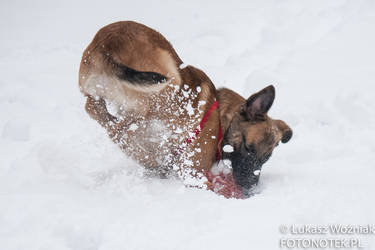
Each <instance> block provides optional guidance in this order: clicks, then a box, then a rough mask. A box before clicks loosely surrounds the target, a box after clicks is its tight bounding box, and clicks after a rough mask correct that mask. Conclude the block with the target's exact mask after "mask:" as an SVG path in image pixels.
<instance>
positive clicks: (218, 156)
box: [185, 101, 223, 161]
mask: <svg viewBox="0 0 375 250" xmlns="http://www.w3.org/2000/svg"><path fill="white" fill-rule="evenodd" d="M218 108H219V102H218V101H214V103H212V104H211V106H210V108H209V109H208V111H207V112H206V114H204V116H203V118H202V121H201V122H200V123H199V127H198V128H196V129H195V130H194V134H195V137H189V138H187V139H186V140H185V143H186V144H190V143H192V141H193V140H194V139H196V137H197V136H198V135H199V133H200V132H201V131H202V130H203V128H204V125H205V124H206V122H207V120H208V118H209V117H210V115H211V113H212V112H213V111H215V110H216V109H218ZM221 139H223V131H222V129H221V124H220V118H219V132H218V134H217V141H218V142H217V144H218V146H217V149H216V160H217V161H220V159H221V152H220V148H219V145H220V142H221Z"/></svg>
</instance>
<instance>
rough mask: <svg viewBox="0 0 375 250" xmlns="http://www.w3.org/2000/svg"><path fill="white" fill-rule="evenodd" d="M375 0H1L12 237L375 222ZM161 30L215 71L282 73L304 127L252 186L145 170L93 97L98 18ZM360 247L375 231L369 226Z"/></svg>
mask: <svg viewBox="0 0 375 250" xmlns="http://www.w3.org/2000/svg"><path fill="white" fill-rule="evenodd" d="M374 11H375V2H374V1H361V0H358V1H344V0H332V1H277V0H270V1H231V2H230V3H229V2H228V1H213V0H210V1H204V2H203V1H199V2H198V1H197V0H190V1H184V2H183V1H163V2H159V1H143V0H140V1H135V2H134V1H105V2H104V1H86V2H84V1H80V2H77V1H71V0H69V1H60V2H58V1H55V2H54V1H45V0H37V1H9V0H5V1H2V2H1V3H0V16H1V20H2V22H1V24H0V31H1V34H2V35H1V39H0V72H1V77H0V114H1V115H2V119H0V153H1V157H0V249H6V250H12V249H49V250H55V249H56V250H57V249H58V250H63V249H64V250H66V249H100V250H113V249H217V250H219V249H267V250H268V249H277V248H278V246H279V239H280V238H282V237H285V235H282V234H280V232H279V226H280V225H281V224H282V225H291V224H314V225H327V224H337V223H341V224H375V213H374V206H375V201H374V199H375V198H374V197H375V196H374V195H373V194H372V192H373V191H374V190H375V181H374V179H375V168H374V158H375V157H374V155H375V136H374V131H375V115H374V110H375V103H374V100H375V87H374V78H375V61H374V58H375V48H374V44H375V33H374V31H373V29H374V25H375V15H374ZM118 20H136V21H139V22H141V23H144V24H146V25H148V26H150V27H153V28H155V29H157V30H158V31H160V32H161V33H162V34H163V35H164V36H165V37H167V39H169V40H170V41H171V42H172V44H173V45H174V47H175V48H176V50H177V52H178V54H179V55H180V57H181V58H182V59H183V61H184V62H185V63H186V64H189V65H194V66H196V67H198V68H201V69H202V70H204V72H205V73H206V74H207V75H208V76H209V77H210V78H211V80H212V81H213V82H214V83H215V85H216V86H218V87H220V86H225V87H228V88H231V89H233V90H235V91H237V92H239V93H240V94H242V95H244V96H249V95H250V94H251V93H254V92H256V91H258V90H260V89H262V88H263V87H265V86H267V85H269V84H273V85H274V86H275V87H276V100H275V102H274V105H273V107H272V108H271V110H270V113H269V114H270V116H271V117H273V118H277V119H282V120H284V121H286V122H287V123H288V124H289V125H290V126H291V127H292V129H293V131H294V135H293V138H292V139H291V141H290V142H288V143H287V144H285V145H284V144H281V145H280V146H279V147H278V148H276V149H275V150H274V153H273V156H272V157H271V159H270V160H269V161H268V162H267V163H266V164H265V166H264V168H263V171H262V173H261V176H260V183H259V186H258V188H257V192H256V193H255V195H254V196H252V197H251V198H249V199H246V200H235V199H225V198H223V197H219V196H217V195H215V194H214V193H212V192H209V191H205V190H200V189H193V188H186V187H184V185H183V184H182V183H181V182H179V181H177V180H172V179H159V178H155V177H151V176H148V175H147V174H146V173H144V171H143V170H142V168H141V167H140V166H138V165H137V164H136V163H134V162H132V161H131V160H129V159H128V158H126V156H124V155H123V153H122V152H121V150H120V149H118V148H117V147H116V146H115V145H113V143H112V142H111V141H110V139H109V138H108V137H107V135H106V132H105V131H104V129H102V128H101V127H100V126H99V125H98V124H97V123H96V122H94V121H93V120H91V119H90V118H89V116H88V115H87V114H86V113H85V111H84V98H83V96H82V95H81V93H80V92H79V90H78V79H77V78H78V68H79V63H80V59H81V55H82V52H83V50H84V48H85V47H86V46H87V45H88V43H89V42H90V41H91V39H92V38H93V36H94V34H95V32H96V31H97V30H98V29H99V28H101V27H102V26H104V25H106V24H109V23H111V22H114V21H118ZM361 239H362V245H364V249H374V248H375V236H374V235H368V236H361Z"/></svg>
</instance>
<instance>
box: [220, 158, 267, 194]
mask: <svg viewBox="0 0 375 250" xmlns="http://www.w3.org/2000/svg"><path fill="white" fill-rule="evenodd" d="M226 157H227V159H229V160H230V161H231V163H232V169H233V177H234V180H235V182H236V184H237V185H238V186H239V188H241V190H242V193H243V195H244V197H249V196H251V191H252V189H253V188H254V187H255V186H256V185H257V184H258V181H259V176H260V172H261V170H262V165H263V164H264V162H266V161H267V160H268V158H269V157H270V155H268V156H265V157H262V158H261V159H258V158H257V157H256V155H255V154H251V153H241V152H237V151H234V152H232V153H230V154H226Z"/></svg>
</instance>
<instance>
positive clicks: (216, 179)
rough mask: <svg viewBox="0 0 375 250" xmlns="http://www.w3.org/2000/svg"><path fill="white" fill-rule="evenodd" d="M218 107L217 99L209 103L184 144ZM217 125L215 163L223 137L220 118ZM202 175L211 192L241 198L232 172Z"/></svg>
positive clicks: (199, 130) (189, 140) (196, 134)
mask: <svg viewBox="0 0 375 250" xmlns="http://www.w3.org/2000/svg"><path fill="white" fill-rule="evenodd" d="M218 108H219V102H218V101H215V102H214V103H212V104H211V106H210V108H209V109H208V111H207V112H206V114H205V115H204V116H203V119H202V121H201V122H200V123H199V127H198V128H196V129H195V130H194V135H195V136H193V137H189V138H187V139H186V140H185V144H186V145H188V144H190V143H192V141H193V140H194V139H196V138H197V136H198V135H199V133H200V132H201V131H202V130H203V128H204V125H205V124H206V122H207V120H208V118H209V117H210V115H211V114H212V112H213V111H215V110H216V109H218ZM218 126H219V132H218V134H217V141H218V142H217V149H216V160H217V163H218V164H219V161H220V159H221V151H220V143H221V140H222V139H223V131H222V129H221V124H220V118H219V124H218ZM180 152H182V149H180ZM204 175H205V176H206V178H207V182H206V185H207V188H208V189H209V190H212V191H213V192H215V193H217V194H220V195H223V196H224V197H226V198H237V199H241V198H243V195H242V192H241V190H240V189H239V188H238V186H237V185H236V183H235V181H234V178H233V175H232V174H224V173H222V172H221V173H219V174H217V175H214V174H213V173H212V172H211V170H208V171H205V172H204Z"/></svg>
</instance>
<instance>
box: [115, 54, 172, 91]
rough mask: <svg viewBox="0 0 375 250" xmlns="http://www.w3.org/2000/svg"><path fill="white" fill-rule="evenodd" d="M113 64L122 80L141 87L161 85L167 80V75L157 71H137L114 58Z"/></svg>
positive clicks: (116, 73)
mask: <svg viewBox="0 0 375 250" xmlns="http://www.w3.org/2000/svg"><path fill="white" fill-rule="evenodd" d="M112 65H113V69H114V73H115V75H116V76H117V77H118V78H119V79H120V80H124V81H126V82H128V83H131V84H134V85H139V86H140V87H151V86H150V85H155V84H157V85H160V84H163V83H166V82H167V77H165V76H163V75H161V74H159V73H156V72H149V71H137V70H135V69H132V68H129V67H128V66H126V65H123V64H121V63H117V62H115V61H114V60H112Z"/></svg>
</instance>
